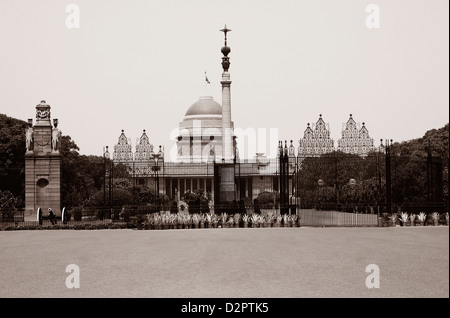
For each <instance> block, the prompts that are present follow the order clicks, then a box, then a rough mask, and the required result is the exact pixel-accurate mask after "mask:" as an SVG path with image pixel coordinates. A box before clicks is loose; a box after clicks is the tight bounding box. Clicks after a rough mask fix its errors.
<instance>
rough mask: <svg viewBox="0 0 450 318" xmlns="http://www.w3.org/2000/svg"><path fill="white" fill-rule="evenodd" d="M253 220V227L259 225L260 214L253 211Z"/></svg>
mask: <svg viewBox="0 0 450 318" xmlns="http://www.w3.org/2000/svg"><path fill="white" fill-rule="evenodd" d="M250 219H251V221H252V227H258V225H259V215H258V214H256V213H253V214H252V216H251V217H250Z"/></svg>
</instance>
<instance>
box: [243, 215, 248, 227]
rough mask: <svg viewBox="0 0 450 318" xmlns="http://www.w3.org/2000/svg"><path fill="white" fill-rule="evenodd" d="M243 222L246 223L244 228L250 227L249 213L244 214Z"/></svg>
mask: <svg viewBox="0 0 450 318" xmlns="http://www.w3.org/2000/svg"><path fill="white" fill-rule="evenodd" d="M242 223H243V225H244V228H247V227H248V214H247V213H246V214H244V215H242Z"/></svg>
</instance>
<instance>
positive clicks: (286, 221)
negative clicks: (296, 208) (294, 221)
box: [283, 214, 291, 227]
mask: <svg viewBox="0 0 450 318" xmlns="http://www.w3.org/2000/svg"><path fill="white" fill-rule="evenodd" d="M289 222H291V220H290V218H289V215H288V214H283V226H284V227H289Z"/></svg>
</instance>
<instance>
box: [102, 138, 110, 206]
mask: <svg viewBox="0 0 450 318" xmlns="http://www.w3.org/2000/svg"><path fill="white" fill-rule="evenodd" d="M109 159H110V156H109V151H108V146H105V147H103V173H104V178H103V208H104V211H106V178H109V169H108V167H107V165H106V160H108V161H109ZM108 189H109V192H108V193H109V198H111V182H110V181H108Z"/></svg>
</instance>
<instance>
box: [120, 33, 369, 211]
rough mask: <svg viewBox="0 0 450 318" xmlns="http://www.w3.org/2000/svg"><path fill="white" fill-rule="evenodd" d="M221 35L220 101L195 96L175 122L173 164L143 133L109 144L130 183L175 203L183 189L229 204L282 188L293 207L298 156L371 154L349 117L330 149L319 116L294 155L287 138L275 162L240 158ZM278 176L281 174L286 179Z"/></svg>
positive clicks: (227, 50)
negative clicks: (151, 190) (198, 192)
mask: <svg viewBox="0 0 450 318" xmlns="http://www.w3.org/2000/svg"><path fill="white" fill-rule="evenodd" d="M221 31H222V32H223V33H224V35H225V44H224V46H223V47H222V49H221V52H222V54H223V56H222V63H221V64H222V68H223V73H222V79H221V82H220V83H221V86H222V100H221V103H219V102H218V101H216V100H214V98H213V97H212V96H200V97H199V98H198V100H197V101H195V102H194V103H193V104H191V105H190V106H189V107H188V108H187V110H186V112H185V114H184V116H183V117H182V120H181V121H180V122H179V136H178V137H177V140H176V147H177V160H176V162H170V161H168V160H166V157H165V153H164V148H163V147H161V146H159V147H157V148H155V147H154V146H153V145H152V144H151V141H150V138H149V136H148V135H147V133H146V131H145V130H143V132H142V135H141V136H140V138H139V139H137V141H136V144H135V145H134V149H133V145H131V138H128V137H127V136H126V134H125V132H124V131H123V130H122V132H121V134H120V136H119V138H118V142H117V144H116V145H114V152H113V162H114V163H115V164H119V163H120V164H124V165H126V166H127V169H128V171H129V173H130V175H131V176H132V178H133V182H134V183H135V184H139V185H147V186H154V187H155V189H157V190H156V191H157V192H158V193H160V194H165V195H167V196H168V197H169V199H171V200H176V201H178V202H179V201H180V200H181V197H182V195H183V193H185V192H186V191H194V190H198V189H202V190H203V191H206V192H209V193H210V194H211V197H212V202H211V203H212V205H217V204H220V203H223V202H230V201H234V200H236V201H239V200H244V201H245V202H250V203H251V202H253V200H254V199H256V198H257V197H258V195H259V194H260V193H262V192H278V191H280V189H284V190H283V191H284V192H286V193H287V195H288V197H289V198H288V200H289V202H290V203H293V201H294V199H293V197H294V191H295V189H294V182H293V176H294V174H295V172H296V169H299V164H298V163H299V160H298V158H305V157H319V156H321V155H323V154H326V153H329V152H333V151H335V150H340V151H343V152H347V153H353V154H359V155H361V156H365V155H367V153H368V152H369V151H370V150H373V148H374V147H373V139H371V138H370V137H369V134H368V130H367V128H366V127H365V125H364V124H363V125H362V127H360V128H358V125H357V124H356V122H355V121H354V120H353V118H352V115H350V119H349V120H348V121H347V123H346V125H345V126H344V127H343V130H342V138H341V139H340V140H339V141H338V146H337V149H335V146H334V141H333V140H332V139H331V138H330V128H329V125H328V124H326V123H325V121H324V120H323V118H322V115H320V116H319V119H318V120H317V122H316V123H315V124H313V125H310V124H309V123H308V125H307V128H306V130H305V131H304V136H303V138H300V140H299V142H298V149H297V154H296V151H295V147H294V144H293V141H292V140H291V141H290V143H289V144H288V142H287V141H284V142H279V145H278V153H277V158H267V157H266V156H265V155H264V154H260V153H258V154H255V157H254V158H253V159H242V160H241V159H240V158H239V149H238V143H237V140H236V136H235V135H234V122H233V121H232V120H231V114H232V113H231V94H230V90H231V77H230V73H229V66H230V61H229V56H228V55H229V53H230V52H231V49H230V47H229V46H228V45H227V33H228V32H230V31H231V30H229V29H227V27H226V26H225V28H224V29H223V30H221ZM133 150H134V151H133ZM280 158H286V160H285V162H286V167H285V168H283V167H282V165H280V162H281V161H280ZM282 175H285V177H286V178H285V181H283V180H282V178H281V176H282Z"/></svg>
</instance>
